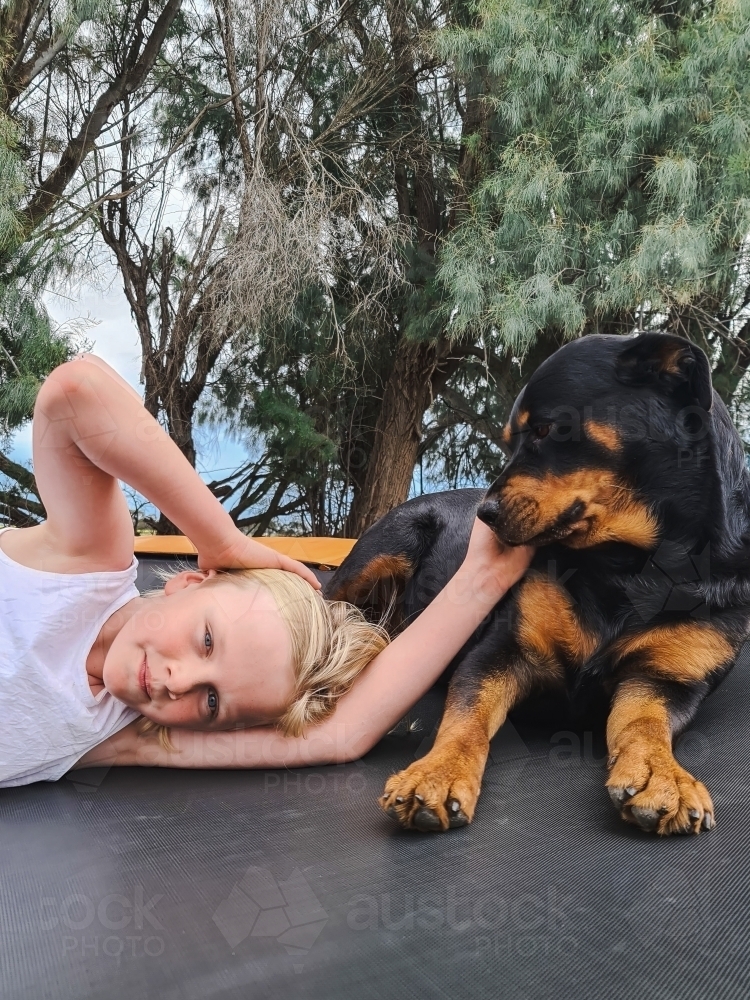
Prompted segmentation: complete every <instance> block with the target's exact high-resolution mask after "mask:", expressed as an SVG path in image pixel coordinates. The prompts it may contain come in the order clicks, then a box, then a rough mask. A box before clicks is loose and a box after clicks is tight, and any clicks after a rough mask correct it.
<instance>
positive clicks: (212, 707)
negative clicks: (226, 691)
mask: <svg viewBox="0 0 750 1000" xmlns="http://www.w3.org/2000/svg"><path fill="white" fill-rule="evenodd" d="M207 702H208V710H209V712H210V713H211V715H216V713H217V712H218V711H219V696H218V694H217V693H216V692H215V691H213V690H211V691H209V692H208V699H207Z"/></svg>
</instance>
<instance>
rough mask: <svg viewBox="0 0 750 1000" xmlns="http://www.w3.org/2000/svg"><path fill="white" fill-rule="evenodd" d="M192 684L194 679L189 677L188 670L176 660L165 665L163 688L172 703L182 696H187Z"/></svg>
mask: <svg viewBox="0 0 750 1000" xmlns="http://www.w3.org/2000/svg"><path fill="white" fill-rule="evenodd" d="M194 683H195V678H192V677H191V672H190V670H189V669H187V668H186V667H185V665H184V664H182V663H180V662H179V661H177V660H175V661H172V662H171V663H167V664H166V683H165V685H164V686H165V688H166V690H167V694H168V695H169V697H170V698H171V699H172V701H175V700H176V699H177V698H180V697H181V696H182V695H184V694H189V693H190V691H191V690H192V688H193V687H194Z"/></svg>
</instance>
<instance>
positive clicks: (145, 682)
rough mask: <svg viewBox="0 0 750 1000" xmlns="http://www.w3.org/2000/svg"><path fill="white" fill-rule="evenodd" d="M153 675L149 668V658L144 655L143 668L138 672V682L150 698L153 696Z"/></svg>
mask: <svg viewBox="0 0 750 1000" xmlns="http://www.w3.org/2000/svg"><path fill="white" fill-rule="evenodd" d="M150 682H151V677H150V672H149V669H148V660H147V659H146V655H145V654H144V656H143V663H142V664H141V669H140V671H139V673H138V684H139V686H140V688H141V690H142V691H143V692H144V694H147V695H148V696H149V698H150V697H151V683H150Z"/></svg>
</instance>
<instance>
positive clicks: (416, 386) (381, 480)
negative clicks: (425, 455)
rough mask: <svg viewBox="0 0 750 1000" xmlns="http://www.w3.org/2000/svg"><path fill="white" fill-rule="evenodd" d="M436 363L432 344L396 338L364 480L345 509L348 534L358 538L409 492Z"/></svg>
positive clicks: (430, 400) (430, 399) (435, 352)
mask: <svg viewBox="0 0 750 1000" xmlns="http://www.w3.org/2000/svg"><path fill="white" fill-rule="evenodd" d="M437 367H438V353H437V350H436V348H435V346H434V344H430V343H419V342H413V341H408V340H402V341H401V342H400V343H399V345H398V348H397V349H396V357H395V361H394V364H393V369H392V371H391V374H390V377H389V379H388V381H387V382H386V384H385V389H384V392H383V403H382V406H381V408H380V414H379V415H378V420H377V423H376V425H375V440H374V444H373V448H372V452H371V453H370V458H369V461H368V463H367V471H366V473H365V480H364V485H363V488H362V489H361V490H360V491H359V493H358V494H357V496H356V497H355V499H354V503H353V504H352V508H351V511H350V512H349V517H348V520H347V526H346V533H347V535H348V536H349V537H351V538H357V537H359V535H361V534H362V532H363V531H365V530H366V529H367V528H369V526H370V525H371V524H374V523H375V521H377V520H378V518H380V517H382V516H383V515H384V514H387V513H388V511H389V510H392V509H393V508H394V507H397V506H398V505H399V504H400V503H403V502H404V500H406V498H407V496H408V495H409V486H410V485H411V479H412V475H413V473H414V465H415V463H416V460H417V451H418V449H419V443H420V441H421V440H422V417H423V416H424V412H425V410H426V409H427V407H428V406H429V405H430V403H431V402H432V379H433V376H434V374H435V371H436V369H437Z"/></svg>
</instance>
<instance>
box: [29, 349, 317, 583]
mask: <svg viewBox="0 0 750 1000" xmlns="http://www.w3.org/2000/svg"><path fill="white" fill-rule="evenodd" d="M33 433H34V472H35V475H36V479H37V483H38V485H39V489H40V493H41V495H42V500H43V501H44V503H45V506H46V509H47V522H46V523H45V525H44V526H40V527H41V529H42V533H43V535H44V536H45V544H47V545H48V547H49V548H50V549H51V550H57V551H59V552H63V553H66V554H69V555H70V556H75V557H78V558H83V557H93V558H98V559H100V560H102V561H106V560H107V559H108V560H109V561H110V562H112V563H113V566H112V567H110V568H117V567H115V566H114V563H122V566H123V567H124V566H127V565H128V564H129V563H130V561H131V560H132V558H133V551H132V545H133V530H132V523H131V521H130V514H129V512H128V510H127V505H126V503H125V499H124V497H123V495H122V491H121V490H120V489H119V486H118V483H117V480H118V479H121V480H124V481H125V482H126V483H129V484H130V485H131V486H132V487H133V488H134V489H136V490H138V492H139V493H142V494H143V496H145V497H147V498H148V499H149V500H150V501H151V502H152V503H153V504H154V505H155V506H156V507H158V508H159V510H160V511H162V512H163V513H164V514H165V515H166V516H167V517H168V518H169V519H170V521H172V522H173V523H174V524H176V525H177V527H178V528H179V529H180V530H181V531H183V532H184V533H185V534H186V535H187V536H188V538H189V539H190V540H191V541H192V542H193V544H194V545H195V547H196V548H197V550H198V565H199V567H200V568H201V569H219V568H225V569H232V568H240V567H256V568H257V567H269V568H276V569H285V570H291V571H293V572H295V573H298V574H299V575H300V576H302V577H304V578H305V579H306V580H307V581H308V582H309V583H311V584H312V585H313V586H314V587H315V588H316V589H317V588H319V586H320V584H319V583H318V581H317V580H316V578H315V576H314V574H313V573H312V571H311V570H309V569H308V568H307V567H306V566H303V565H302V563H299V562H297V561H296V560H294V559H289V558H288V557H286V556H282V555H280V554H279V553H276V552H273V551H272V550H271V549H268V548H266V547H265V546H263V545H259V544H258V542H255V541H253V540H252V539H251V538H248V537H247V536H246V535H244V534H243V533H242V532H241V531H239V530H238V528H237V527H236V526H235V524H234V522H233V521H232V518H231V517H230V516H229V514H228V512H227V511H226V510H225V509H224V508H223V507H222V505H221V504H220V503H219V501H218V500H217V499H216V497H215V496H214V495H213V493H211V491H210V490H209V488H208V487H207V486H206V484H205V483H204V482H203V480H202V479H201V478H200V476H199V475H198V473H197V472H196V471H195V469H193V467H192V466H191V465H190V463H189V462H188V460H187V459H186V458H185V456H184V455H183V454H182V452H181V451H180V449H179V448H178V447H177V445H176V444H175V443H174V441H172V440H171V438H170V437H169V435H168V434H166V433H165V431H164V430H163V429H162V428H161V427H160V425H159V424H158V422H157V421H156V420H154V418H153V417H152V416H151V414H150V413H149V412H148V411H147V410H146V409H145V407H144V406H143V404H142V403H141V401H140V399H139V398H138V395H137V393H135V392H134V391H133V389H131V388H130V386H128V385H127V383H126V382H124V380H123V379H121V378H120V376H119V375H118V374H117V373H116V372H115V371H113V370H112V369H111V368H110V367H109V365H107V364H106V362H104V361H102V360H101V359H100V358H94V357H93V356H92V355H85V354H84V355H81V356H79V357H78V358H76V359H74V360H73V361H68V362H66V363H65V364H63V365H60V366H58V367H57V368H55V370H54V371H53V372H52V373H51V374H50V375H49V376H48V377H47V379H46V380H45V382H44V384H43V385H42V388H41V389H40V390H39V395H38V397H37V402H36V405H35V408H34V427H33ZM34 530H36V531H39V530H40V529H34Z"/></svg>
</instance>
